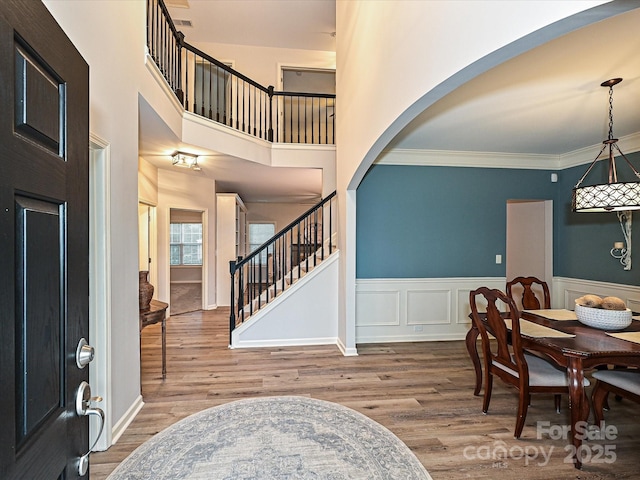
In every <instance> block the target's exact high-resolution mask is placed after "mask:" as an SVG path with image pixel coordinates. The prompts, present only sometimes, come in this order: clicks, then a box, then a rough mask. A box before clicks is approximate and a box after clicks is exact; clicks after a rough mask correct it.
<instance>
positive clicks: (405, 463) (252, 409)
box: [108, 397, 431, 480]
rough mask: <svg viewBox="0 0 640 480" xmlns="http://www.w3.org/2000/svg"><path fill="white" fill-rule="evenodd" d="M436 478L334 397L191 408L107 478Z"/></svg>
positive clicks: (388, 434)
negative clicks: (194, 410) (192, 411)
mask: <svg viewBox="0 0 640 480" xmlns="http://www.w3.org/2000/svg"><path fill="white" fill-rule="evenodd" d="M182 478H188V479H207V480H249V479H252V480H272V479H273V480H275V479H287V480H293V479H304V480H307V479H309V480H310V479H313V480H346V479H349V480H355V479H357V480H378V479H385V480H400V479H403V480H404V479H407V480H431V476H430V475H429V474H428V473H427V471H426V470H425V468H424V467H423V466H422V464H421V463H420V462H419V461H418V459H417V458H416V457H415V455H414V454H413V453H412V452H411V451H410V450H409V448H408V447H407V446H406V445H405V444H404V443H402V441H400V439H398V437H396V436H395V435H394V434H393V433H391V432H390V431H389V430H387V429H386V428H385V427H383V426H382V425H380V424H379V423H376V422H374V421H373V420H371V419H369V418H368V417H366V416H365V415H362V414H361V413H358V412H356V411H355V410H352V409H350V408H347V407H344V406H342V405H338V404H336V403H330V402H325V401H322V400H315V399H312V398H306V397H267V398H254V399H248V400H239V401H236V402H231V403H227V404H225V405H221V406H218V407H214V408H210V409H208V410H204V411H202V412H199V413H197V414H195V415H191V416H190V417H187V418H185V419H183V420H181V421H179V422H178V423H176V424H174V425H172V426H171V427H169V428H167V429H166V430H163V431H162V432H160V433H158V434H157V435H155V436H154V437H153V438H152V439H150V440H149V441H147V442H146V443H144V444H142V445H141V446H140V447H138V448H137V449H136V450H135V451H134V452H133V453H132V454H131V455H129V457H127V458H126V459H125V460H124V462H122V463H121V464H120V465H119V466H118V467H117V468H116V469H115V470H114V471H113V473H112V474H111V475H110V476H109V478H108V480H136V479H154V480H176V479H182Z"/></svg>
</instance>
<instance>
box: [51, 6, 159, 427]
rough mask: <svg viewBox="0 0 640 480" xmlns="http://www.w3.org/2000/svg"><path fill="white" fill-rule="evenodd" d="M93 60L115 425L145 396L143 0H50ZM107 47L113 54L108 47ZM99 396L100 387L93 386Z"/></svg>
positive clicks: (92, 116)
mask: <svg viewBox="0 0 640 480" xmlns="http://www.w3.org/2000/svg"><path fill="white" fill-rule="evenodd" d="M44 4H45V5H46V7H47V8H48V9H49V11H50V12H51V13H52V14H53V16H54V17H55V18H56V20H57V22H58V23H59V24H60V26H61V27H62V29H63V30H64V31H65V32H66V34H67V35H68V36H69V38H70V39H71V41H72V42H73V43H74V45H75V46H76V47H77V48H78V50H79V51H80V53H81V54H82V56H83V57H84V59H85V60H86V61H87V63H88V64H89V94H90V100H89V103H90V104H89V126H90V131H91V133H92V134H94V135H97V136H98V137H100V138H101V139H104V140H105V141H106V142H107V143H108V144H109V149H110V164H109V165H110V177H111V188H112V190H111V192H110V197H109V198H110V204H109V212H110V231H111V237H110V238H109V240H108V241H109V243H110V248H111V257H110V258H111V265H110V267H111V293H112V297H111V299H110V308H111V327H110V329H111V335H112V338H111V343H110V345H111V351H110V352H100V351H98V352H96V355H108V356H109V360H110V368H111V372H112V376H111V378H110V379H109V381H110V382H111V396H110V398H105V402H108V403H110V408H111V412H112V418H108V419H107V420H106V422H107V424H106V428H113V427H114V425H116V424H118V423H119V421H120V420H121V419H122V418H123V417H126V416H127V415H130V414H131V408H132V405H134V404H135V403H136V402H139V399H140V369H139V364H140V351H139V332H138V328H139V326H138V325H139V324H138V273H137V272H138V238H137V236H138V235H137V231H138V213H137V212H138V207H137V205H138V82H139V78H140V72H141V69H142V67H143V66H144V55H145V27H144V26H145V18H146V17H145V2H144V1H132V2H127V4H126V11H123V8H122V6H123V5H122V3H121V2H111V1H108V0H104V1H97V0H95V1H94V0H86V1H82V2H77V1H61V0H45V1H44ZM107 48H108V53H107V54H106V53H105V49H107ZM93 393H94V394H95V395H103V392H98V391H95V392H93Z"/></svg>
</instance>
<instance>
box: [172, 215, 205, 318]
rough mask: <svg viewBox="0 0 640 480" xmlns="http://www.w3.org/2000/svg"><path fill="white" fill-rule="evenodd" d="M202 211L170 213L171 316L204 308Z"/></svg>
mask: <svg viewBox="0 0 640 480" xmlns="http://www.w3.org/2000/svg"><path fill="white" fill-rule="evenodd" d="M202 215H203V212H202V211H199V210H182V209H175V208H172V209H171V210H170V221H169V223H170V240H169V242H170V246H169V248H170V255H169V259H170V273H169V282H170V302H171V303H170V305H171V314H172V315H178V314H181V313H188V312H194V311H196V310H202V309H203V250H202V245H203V233H204V231H203V221H202Z"/></svg>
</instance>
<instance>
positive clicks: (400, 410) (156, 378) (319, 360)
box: [90, 309, 640, 480]
mask: <svg viewBox="0 0 640 480" xmlns="http://www.w3.org/2000/svg"><path fill="white" fill-rule="evenodd" d="M228 314H229V311H228V309H220V310H217V311H209V312H193V313H188V314H183V315H177V316H172V317H171V318H170V319H169V320H168V321H167V378H166V380H164V381H163V380H162V375H161V372H160V363H161V361H160V359H161V355H160V346H161V344H160V326H159V325H153V326H150V327H147V328H145V329H144V330H143V332H142V346H141V348H142V367H141V369H142V371H141V377H142V395H143V398H144V401H145V405H144V407H143V408H142V410H141V411H140V413H139V414H138V416H137V417H136V418H135V420H134V421H133V422H132V424H131V425H130V426H129V428H127V430H126V431H125V432H124V434H123V435H122V436H121V437H120V439H119V440H118V442H117V443H116V444H115V445H113V446H112V447H111V448H110V449H109V450H108V451H106V452H97V453H94V454H92V455H91V476H90V478H91V479H92V480H101V479H104V478H106V477H107V476H108V474H109V473H110V472H111V471H112V470H113V469H114V468H115V467H116V466H117V464H118V463H119V462H121V461H122V460H123V459H124V458H125V457H126V456H127V455H128V454H129V453H131V452H132V451H133V450H134V449H135V448H136V447H137V446H138V445H140V444H142V443H143V442H144V441H145V440H148V439H149V438H150V437H152V436H153V435H154V434H156V433H157V432H159V431H160V430H162V429H164V428H166V427H168V426H169V425H171V424H173V423H174V422H176V421H178V420H180V419H182V418H184V417H186V416H188V415H190V414H192V413H195V412H198V411H200V410H203V409H205V408H209V407H213V406H216V405H220V404H222V403H226V402H230V401H233V400H238V399H242V398H247V397H256V396H270V395H305V396H310V397H314V398H318V399H322V400H327V401H331V402H337V403H340V404H342V405H345V406H347V407H350V408H353V409H355V410H357V411H359V412H361V413H363V414H365V415H367V416H369V417H370V418H372V419H374V420H376V421H377V422H379V423H381V424H382V425H384V426H385V427H387V428H388V429H390V430H391V431H392V432H394V433H395V434H396V435H397V436H398V437H399V438H400V439H402V440H403V441H404V442H405V443H406V444H407V445H408V446H409V447H410V448H411V449H412V450H413V452H414V453H415V454H416V456H417V457H418V458H419V460H420V461H421V462H422V464H423V465H424V466H425V467H426V468H427V470H428V471H429V473H430V474H431V476H432V477H433V478H434V480H454V479H456V480H457V479H464V478H480V479H491V480H499V479H540V480H549V479H554V480H557V479H581V480H584V479H614V478H615V479H622V478H638V477H639V476H640V465H639V464H638V461H637V458H638V457H637V455H638V454H637V452H638V451H640V422H639V421H638V418H639V415H638V414H639V413H640V405H638V404H635V403H632V402H630V401H627V400H623V401H622V402H618V401H616V400H614V399H610V405H611V411H609V412H605V420H606V422H607V424H608V425H610V426H613V427H615V428H616V429H617V436H616V438H611V437H612V436H613V435H610V438H608V439H603V440H596V439H594V440H590V441H588V442H586V445H587V447H585V453H586V454H587V455H588V456H591V457H592V460H591V462H588V463H586V464H585V465H584V467H583V469H582V470H581V471H579V470H576V469H574V468H573V465H572V464H570V463H567V462H568V458H570V453H571V452H570V451H568V446H567V445H568V442H567V441H565V440H563V439H562V438H561V437H562V435H561V433H560V430H561V426H564V425H568V423H569V419H568V409H567V405H566V402H567V399H566V398H563V410H562V413H561V414H556V413H555V410H554V407H553V396H552V395H537V396H534V398H533V402H532V405H531V407H530V408H529V413H528V416H527V421H526V424H525V427H524V431H523V434H522V437H521V439H519V440H515V439H514V438H513V429H514V426H515V412H516V406H517V405H516V404H517V392H516V391H515V390H513V389H510V388H508V387H506V386H505V385H504V384H503V383H501V382H500V381H499V380H497V381H495V382H494V388H493V395H492V400H491V406H490V409H489V414H488V415H483V414H482V411H481V408H482V397H475V396H473V383H474V375H473V370H472V367H471V362H470V360H469V358H468V356H467V353H466V349H465V346H464V342H463V341H455V342H422V343H391V344H370V345H358V353H359V355H358V356H356V357H344V356H343V355H342V354H341V353H340V351H339V350H338V348H337V347H335V346H310V347H288V348H260V349H247V350H230V349H228V348H227V345H228V326H227V322H228ZM538 422H548V423H546V424H543V423H541V425H546V426H542V427H540V428H537V425H538ZM609 428H611V427H609ZM538 431H540V436H539V438H538ZM549 433H551V435H550V434H549ZM551 437H552V438H551ZM605 461H606V462H605Z"/></svg>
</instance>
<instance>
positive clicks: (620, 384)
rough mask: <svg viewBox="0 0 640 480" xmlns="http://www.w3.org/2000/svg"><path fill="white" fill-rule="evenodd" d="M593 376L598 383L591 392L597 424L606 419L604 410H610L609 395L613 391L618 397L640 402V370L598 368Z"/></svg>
mask: <svg viewBox="0 0 640 480" xmlns="http://www.w3.org/2000/svg"><path fill="white" fill-rule="evenodd" d="M592 377H593V378H595V379H596V384H595V386H594V387H593V392H591V403H592V405H593V415H594V417H595V422H596V425H600V424H601V423H602V421H603V420H604V414H603V410H609V406H608V402H607V400H608V397H609V393H611V392H613V393H614V394H615V395H616V397H622V398H628V399H629V400H633V401H635V402H637V403H640V371H638V370H634V369H626V368H621V369H613V370H596V371H595V372H593V374H592Z"/></svg>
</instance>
